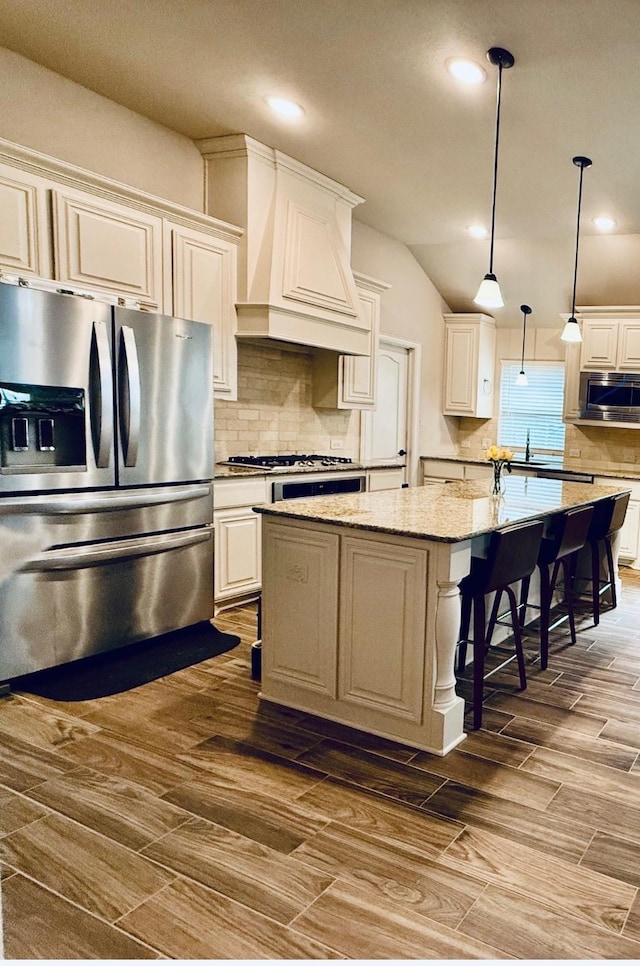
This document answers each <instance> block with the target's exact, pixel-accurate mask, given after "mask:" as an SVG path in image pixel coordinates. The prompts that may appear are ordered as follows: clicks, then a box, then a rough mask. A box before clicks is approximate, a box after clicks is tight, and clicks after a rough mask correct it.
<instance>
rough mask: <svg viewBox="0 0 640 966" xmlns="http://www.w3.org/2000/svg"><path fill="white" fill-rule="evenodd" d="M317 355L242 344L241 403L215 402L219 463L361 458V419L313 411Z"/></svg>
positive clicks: (353, 414)
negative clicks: (309, 456) (311, 456)
mask: <svg viewBox="0 0 640 966" xmlns="http://www.w3.org/2000/svg"><path fill="white" fill-rule="evenodd" d="M312 367H313V355H312V353H311V351H310V350H309V351H307V350H295V349H292V350H289V349H279V348H275V347H271V346H264V345H253V344H249V343H246V342H242V341H241V342H239V343H238V401H237V402H228V401H226V400H217V401H216V412H215V420H216V429H215V437H216V459H217V460H218V461H221V460H225V459H227V458H228V457H229V456H240V455H243V454H247V453H248V454H260V455H265V456H269V455H275V454H278V453H280V454H282V453H321V454H325V453H329V452H330V448H331V440H332V439H339V440H341V442H342V443H343V448H342V449H340V450H339V451H336V453H335V455H336V456H341V457H342V456H347V457H350V458H351V459H356V460H357V458H358V447H359V439H360V415H359V413H357V412H354V411H352V410H347V411H344V410H327V411H323V410H317V409H314V408H313V407H312V405H311V394H312V385H313V383H312V378H313V372H312Z"/></svg>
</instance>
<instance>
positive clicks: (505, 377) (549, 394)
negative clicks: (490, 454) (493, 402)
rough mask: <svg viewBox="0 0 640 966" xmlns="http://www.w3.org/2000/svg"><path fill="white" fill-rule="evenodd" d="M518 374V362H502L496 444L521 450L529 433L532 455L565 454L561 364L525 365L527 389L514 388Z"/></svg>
mask: <svg viewBox="0 0 640 966" xmlns="http://www.w3.org/2000/svg"><path fill="white" fill-rule="evenodd" d="M519 372H520V363H519V362H502V363H501V367H500V416H499V420H498V443H499V445H500V446H508V447H509V449H515V450H524V448H525V446H526V442H527V431H528V432H529V437H530V445H531V451H532V453H533V454H534V455H535V456H537V455H539V454H540V453H545V454H553V453H562V452H564V430H565V427H564V423H563V422H562V409H563V400H564V364H563V363H562V362H528V363H527V366H526V372H527V379H528V385H526V386H516V376H517V375H518V373H519Z"/></svg>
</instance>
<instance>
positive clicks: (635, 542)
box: [594, 476, 640, 570]
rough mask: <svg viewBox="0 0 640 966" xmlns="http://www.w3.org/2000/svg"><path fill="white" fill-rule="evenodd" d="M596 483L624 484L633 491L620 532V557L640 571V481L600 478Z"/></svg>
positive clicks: (601, 484) (608, 484) (610, 477)
mask: <svg viewBox="0 0 640 966" xmlns="http://www.w3.org/2000/svg"><path fill="white" fill-rule="evenodd" d="M594 482H595V483H596V484H599V485H600V486H620V484H621V483H624V486H625V487H628V488H629V489H630V490H631V496H630V497H629V505H628V507H627V514H626V516H625V518H624V523H623V524H622V529H621V530H620V536H619V546H618V555H619V557H620V559H621V560H624V562H625V563H626V564H627V565H628V566H630V567H632V568H633V569H634V570H640V480H621V479H620V477H619V476H618V477H612V476H598V477H596V479H595V481H594Z"/></svg>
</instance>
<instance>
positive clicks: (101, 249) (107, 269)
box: [0, 140, 242, 399]
mask: <svg viewBox="0 0 640 966" xmlns="http://www.w3.org/2000/svg"><path fill="white" fill-rule="evenodd" d="M241 237H242V229H240V228H237V227H236V226H235V225H231V224H227V223H226V222H223V221H219V220H218V219H216V218H213V217H211V216H209V215H205V214H202V213H201V212H198V211H191V210H190V209H187V208H183V207H181V206H179V205H175V204H173V203H172V202H169V201H164V200H163V199H161V198H157V197H154V196H151V195H147V194H145V193H144V192H141V191H138V190H136V189H134V188H130V187H129V186H127V185H121V184H117V183H116V182H113V181H109V180H107V179H105V178H101V177H100V176H98V175H95V174H93V173H92V172H89V171H83V170H81V169H79V168H75V167H73V166H72V165H68V164H66V163H64V162H61V161H57V160H56V159H55V158H47V157H45V156H44V155H41V154H37V153H36V152H34V151H30V150H29V149H28V148H23V147H20V146H18V145H14V144H11V143H10V142H8V141H2V140H0V272H4V273H5V274H9V275H18V276H21V277H23V278H26V279H28V278H29V277H42V278H45V279H53V280H55V281H59V282H60V283H61V287H65V288H69V289H79V290H95V291H104V292H108V293H109V294H111V295H119V296H123V297H127V298H130V299H134V300H135V301H137V302H138V303H139V304H140V306H141V308H143V309H149V310H152V311H159V312H164V313H165V314H167V315H172V314H173V315H178V316H186V317H189V318H195V319H198V320H202V321H206V322H210V323H211V324H212V325H213V327H214V352H215V359H214V366H215V371H214V390H215V395H216V396H218V397H220V398H224V399H235V398H237V372H236V370H237V357H236V328H237V322H236V309H235V303H236V298H237V292H236V286H237V247H238V243H239V241H240V239H241Z"/></svg>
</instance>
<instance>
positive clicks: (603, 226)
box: [591, 215, 616, 231]
mask: <svg viewBox="0 0 640 966" xmlns="http://www.w3.org/2000/svg"><path fill="white" fill-rule="evenodd" d="M591 220H592V221H593V223H594V225H595V226H596V228H597V229H599V231H611V229H612V228H615V227H616V222H615V221H614V219H613V218H606V217H605V216H604V215H602V216H601V217H599V218H592V219H591Z"/></svg>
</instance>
